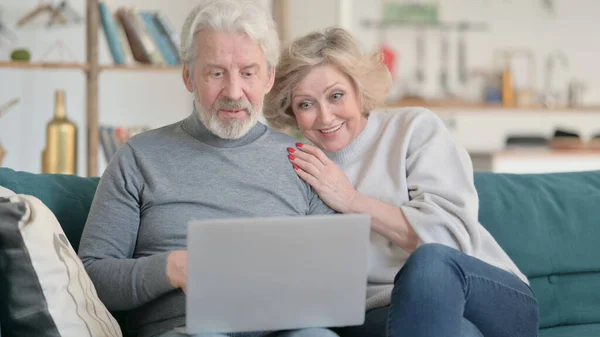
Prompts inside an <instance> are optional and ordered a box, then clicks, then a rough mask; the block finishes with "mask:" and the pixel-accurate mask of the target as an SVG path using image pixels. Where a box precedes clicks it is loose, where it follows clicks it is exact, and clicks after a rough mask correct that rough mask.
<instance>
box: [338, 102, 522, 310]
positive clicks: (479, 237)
mask: <svg viewBox="0 0 600 337" xmlns="http://www.w3.org/2000/svg"><path fill="white" fill-rule="evenodd" d="M327 155H328V156H329V157H330V158H331V159H332V160H333V161H334V162H335V163H336V164H338V165H339V166H340V168H341V169H342V170H344V171H345V172H346V174H347V175H348V178H349V179H350V181H351V182H352V184H353V185H354V186H355V187H356V189H357V190H358V191H359V192H360V193H363V194H365V195H368V196H371V197H373V198H376V199H379V200H381V201H383V202H386V203H389V204H391V205H396V206H398V207H400V208H401V209H402V211H403V212H404V214H405V215H406V218H407V219H408V221H409V223H410V224H411V225H412V227H413V228H414V230H415V232H416V233H417V234H418V236H419V245H422V244H424V243H441V244H444V245H447V246H450V247H454V248H456V249H459V250H460V251H462V252H464V253H466V254H468V255H471V256H474V257H477V258H479V259H481V260H483V261H485V262H487V263H489V264H491V265H494V266H496V267H499V268H501V269H504V270H506V271H509V272H511V273H513V274H514V275H516V276H518V277H519V278H520V279H521V280H523V281H524V282H526V283H528V280H527V277H526V276H525V275H523V274H522V273H521V272H520V271H519V269H518V268H517V266H516V265H515V264H514V263H513V262H512V261H511V259H510V258H509V257H508V255H507V254H506V253H505V252H504V251H503V250H502V248H501V247H500V246H499V245H498V243H497V242H496V240H495V239H494V238H493V237H492V236H491V235H490V233H489V232H488V231H487V230H486V229H485V228H484V227H483V226H482V225H481V224H480V223H479V222H478V209H479V199H478V196H477V192H476V190H475V186H474V183H473V167H472V163H471V160H470V157H469V155H468V153H467V152H466V151H465V150H464V149H463V148H462V147H460V146H458V145H457V144H456V143H455V142H454V141H453V139H452V136H451V134H450V133H449V132H448V130H447V129H446V127H445V125H444V124H443V122H442V121H441V119H440V118H439V117H438V116H437V115H435V114H434V113H432V112H430V111H429V110H427V109H423V108H400V109H393V110H387V111H381V112H374V113H372V114H371V115H370V116H369V120H368V123H367V125H366V127H365V129H364V130H363V131H362V132H361V133H360V134H359V136H358V137H357V138H356V139H355V140H354V141H353V142H352V143H351V144H350V145H349V146H347V147H346V148H344V149H343V150H340V151H338V152H335V153H327ZM408 256H409V254H408V253H407V252H406V251H404V250H403V249H401V248H400V247H398V246H396V245H394V244H393V243H391V242H390V241H389V240H387V239H386V238H384V237H383V236H381V235H379V234H377V233H375V232H372V234H371V253H370V259H369V274H368V291H367V310H368V309H373V308H377V307H381V306H385V305H388V304H389V303H390V296H391V291H392V287H393V283H394V277H395V276H396V274H397V272H398V271H399V270H400V268H401V267H402V266H403V265H404V262H405V261H406V259H407V258H408Z"/></svg>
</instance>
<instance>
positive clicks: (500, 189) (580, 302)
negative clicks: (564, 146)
mask: <svg viewBox="0 0 600 337" xmlns="http://www.w3.org/2000/svg"><path fill="white" fill-rule="evenodd" d="M97 183H98V178H81V177H76V176H64V175H44V174H31V173H25V172H16V171H13V170H11V169H8V168H0V186H4V187H6V188H8V189H11V190H13V191H15V192H17V193H22V194H31V195H34V196H36V197H38V198H39V199H41V200H42V201H43V202H44V203H45V204H46V205H47V206H48V207H49V208H50V209H51V210H53V212H54V213H55V214H56V216H57V218H58V220H59V221H60V223H61V224H62V226H63V228H64V231H65V233H66V234H67V236H68V238H69V240H70V241H71V244H72V245H73V247H74V248H75V249H77V248H78V246H79V238H80V235H81V232H82V229H83V226H84V224H85V220H86V217H87V212H88V208H89V206H90V203H91V201H92V198H93V196H94V192H95V190H96V186H97ZM475 184H476V187H477V190H478V193H479V197H480V214H479V219H480V221H481V223H482V224H483V225H484V226H485V227H486V228H487V229H488V230H489V231H490V233H491V234H492V235H493V236H494V237H495V238H496V240H497V241H498V242H499V243H500V245H501V246H502V247H503V248H504V249H505V250H506V252H507V253H508V254H509V255H510V257H511V258H512V259H513V260H514V261H515V263H516V264H517V265H518V266H519V268H520V269H521V270H522V271H523V272H524V273H525V274H526V275H527V276H528V277H529V279H530V281H531V286H532V288H533V290H534V291H535V293H536V296H537V298H538V301H539V305H540V314H541V320H540V337H597V336H600V244H598V239H600V171H592V172H577V173H553V174H540V175H510V174H495V173H476V174H475ZM117 316H119V315H117ZM121 322H122V320H121Z"/></svg>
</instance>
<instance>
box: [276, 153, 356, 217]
mask: <svg viewBox="0 0 600 337" xmlns="http://www.w3.org/2000/svg"><path fill="white" fill-rule="evenodd" d="M296 146H297V147H298V149H294V148H291V147H288V149H287V150H288V158H289V159H290V161H291V162H292V163H293V164H294V165H293V166H294V170H295V171H296V174H298V176H300V178H302V179H303V180H304V181H306V182H307V183H308V184H309V185H310V186H312V187H313V188H314V189H315V191H316V192H317V194H318V195H319V197H321V200H323V202H325V203H326V204H327V205H328V206H329V207H331V208H332V209H334V210H336V211H338V212H340V213H350V212H351V210H352V202H354V200H355V199H356V198H357V197H358V195H359V193H358V191H356V190H355V189H354V187H353V186H352V184H351V183H350V180H349V179H348V177H347V176H346V174H345V173H344V172H343V171H342V170H341V169H340V168H339V167H338V166H337V165H336V164H335V163H334V162H333V161H331V160H330V159H329V158H327V156H326V155H325V154H324V153H323V151H321V150H320V149H318V148H316V147H314V146H311V145H307V144H302V143H296Z"/></svg>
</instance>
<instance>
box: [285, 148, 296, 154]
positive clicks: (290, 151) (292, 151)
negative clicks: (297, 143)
mask: <svg viewBox="0 0 600 337" xmlns="http://www.w3.org/2000/svg"><path fill="white" fill-rule="evenodd" d="M287 151H288V152H289V153H294V152H296V149H294V148H293V147H288V148H287Z"/></svg>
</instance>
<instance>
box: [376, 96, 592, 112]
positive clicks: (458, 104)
mask: <svg viewBox="0 0 600 337" xmlns="http://www.w3.org/2000/svg"><path fill="white" fill-rule="evenodd" d="M399 107H424V108H427V109H431V110H434V111H436V112H441V113H444V112H464V113H477V112H492V111H494V112H495V111H501V112H503V113H504V112H506V113H513V112H514V113H523V112H548V113H551V112H573V113H578V112H588V113H593V112H600V106H582V107H570V106H557V107H552V108H548V107H545V106H542V105H532V106H515V107H505V106H502V105H501V104H486V103H468V102H463V101H423V100H416V99H415V100H413V99H410V100H400V101H398V102H391V103H386V104H384V105H383V108H399Z"/></svg>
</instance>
